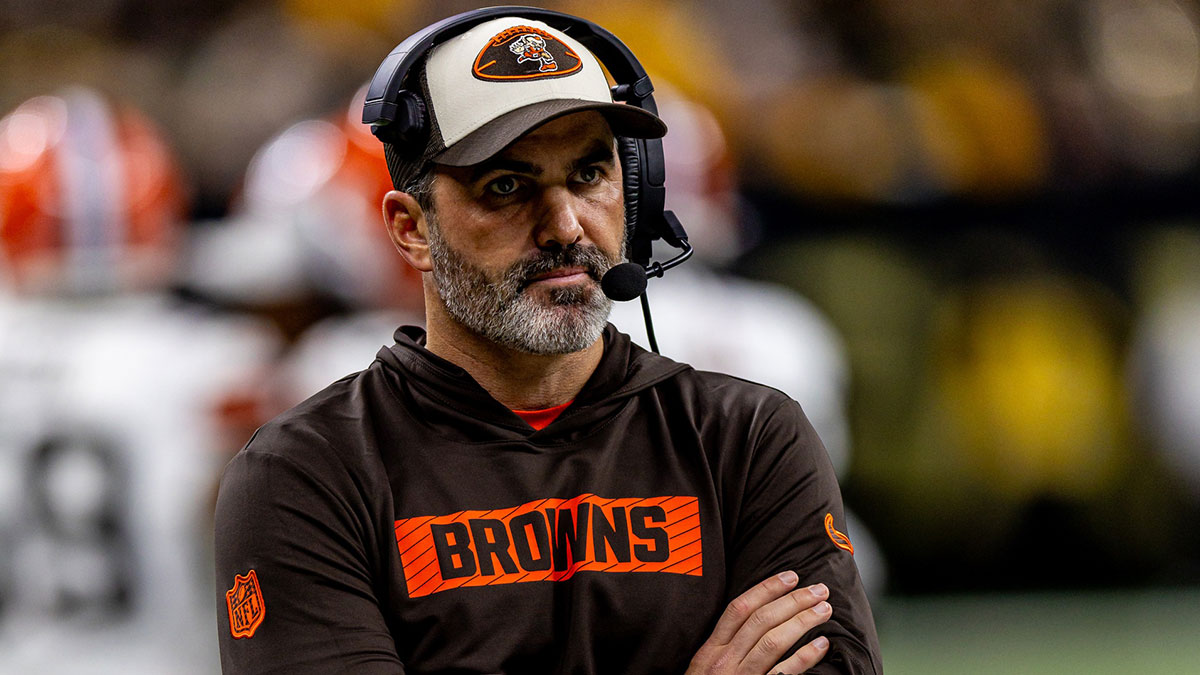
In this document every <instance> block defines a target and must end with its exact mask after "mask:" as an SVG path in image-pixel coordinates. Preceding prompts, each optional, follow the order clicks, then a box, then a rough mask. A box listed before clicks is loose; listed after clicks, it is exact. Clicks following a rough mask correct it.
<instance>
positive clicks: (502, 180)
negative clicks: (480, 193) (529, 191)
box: [487, 176, 521, 197]
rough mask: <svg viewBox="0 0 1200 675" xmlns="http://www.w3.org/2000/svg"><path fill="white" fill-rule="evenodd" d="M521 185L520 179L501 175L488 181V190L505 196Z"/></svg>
mask: <svg viewBox="0 0 1200 675" xmlns="http://www.w3.org/2000/svg"><path fill="white" fill-rule="evenodd" d="M520 187H521V183H520V181H518V180H517V179H516V177H514V176H501V177H499V178H497V179H496V180H494V181H492V182H490V183H488V185H487V190H488V192H490V193H492V194H494V195H497V196H500V197H507V196H508V195H511V194H512V193H514V192H516V191H517V190H518V189H519V188H520Z"/></svg>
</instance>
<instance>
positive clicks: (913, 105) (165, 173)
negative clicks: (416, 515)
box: [0, 0, 1200, 673]
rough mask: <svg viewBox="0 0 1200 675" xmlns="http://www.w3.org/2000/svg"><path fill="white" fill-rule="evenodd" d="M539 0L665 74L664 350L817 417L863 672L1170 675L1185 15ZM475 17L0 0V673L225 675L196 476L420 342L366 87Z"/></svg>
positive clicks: (1182, 575)
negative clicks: (853, 582) (685, 243)
mask: <svg viewBox="0 0 1200 675" xmlns="http://www.w3.org/2000/svg"><path fill="white" fill-rule="evenodd" d="M532 4H536V5H539V6H546V7H550V8H554V9H559V10H563V11H566V12H570V13H575V14H580V15H582V16H586V17H587V18H589V19H591V20H593V21H596V22H598V23H600V24H601V25H603V26H605V27H607V28H609V29H610V30H612V31H613V32H614V33H615V34H616V35H617V36H618V37H620V38H622V39H623V40H624V41H625V42H626V43H627V44H629V46H630V47H631V48H632V49H633V51H634V52H635V53H636V54H637V55H638V56H639V58H640V59H641V61H642V63H643V64H644V65H645V66H646V67H647V69H648V70H649V71H650V72H651V75H652V77H653V78H654V80H655V82H656V84H657V85H658V91H657V94H656V96H657V97H658V100H659V104H660V108H661V109H662V114H663V116H664V118H665V119H666V120H667V122H668V124H669V125H670V127H671V132H670V134H669V135H668V137H667V139H666V141H665V147H666V153H667V159H668V164H669V166H668V177H667V186H668V205H669V206H670V207H671V208H674V209H675V211H676V212H677V213H678V214H679V215H680V217H681V219H682V220H683V222H684V224H685V226H687V227H688V229H689V232H690V234H691V235H692V241H693V243H695V244H696V246H697V249H698V251H699V255H698V256H697V258H698V260H696V261H694V262H691V263H689V264H688V265H687V266H684V267H681V268H679V269H678V270H677V271H673V272H672V273H671V274H669V275H667V277H666V278H664V279H662V280H660V281H654V282H652V283H651V286H650V289H649V291H650V300H651V304H652V306H653V307H654V311H655V316H656V324H655V325H656V328H657V330H658V333H659V342H660V345H661V347H662V351H663V353H664V354H666V355H668V356H673V357H675V358H678V359H680V360H685V361H689V362H692V363H694V364H696V365H698V366H701V367H705V368H710V369H721V370H726V371H729V372H734V373H735V374H739V375H743V376H745V377H750V378H752V379H757V380H760V381H764V382H767V383H769V384H772V385H774V386H777V387H779V388H781V389H783V390H784V391H786V392H788V393H789V394H791V395H792V396H793V397H795V398H796V399H797V400H799V401H800V403H801V404H802V405H803V406H804V408H805V410H806V411H807V412H808V414H809V416H810V418H812V419H813V421H814V424H815V425H816V426H817V428H818V431H819V432H820V433H821V436H822V438H823V439H824V440H825V444H826V446H827V448H828V450H829V452H830V455H831V457H832V458H833V459H834V463H835V466H836V467H837V469H838V471H839V474H840V477H841V480H842V485H843V489H844V493H845V496H846V501H847V505H848V507H849V508H850V510H851V511H852V516H851V517H852V520H851V523H850V528H849V534H850V536H851V538H852V539H853V541H854V542H855V547H856V559H857V560H858V562H859V565H860V568H861V570H862V572H863V576H864V579H865V580H866V582H867V584H868V587H869V590H870V592H871V594H872V597H873V607H874V608H875V614H876V619H877V622H878V627H879V633H880V637H881V640H882V642H883V647H884V661H885V664H886V665H887V669H888V672H890V673H964V672H972V673H985V672H988V673H990V672H996V673H1000V672H1004V673H1010V672H1022V673H1043V672H1044V673H1065V672H1087V673H1110V672H1111V673H1117V672H1131V671H1134V672H1145V673H1189V672H1197V670H1196V668H1197V666H1196V665H1195V664H1196V663H1200V628H1198V627H1200V529H1198V528H1197V527H1196V526H1195V523H1196V522H1197V519H1198V518H1200V209H1198V206H1200V204H1198V201H1197V194H1198V191H1197V186H1198V184H1200V161H1198V158H1200V5H1198V4H1197V2H1196V1H1195V0H1022V1H1021V2H1012V3H978V2H970V1H968V0H837V1H834V0H807V1H804V2H793V1H790V0H741V1H740V2H737V3H728V2H722V1H720V0H698V1H696V2H682V1H669V0H636V1H635V0H613V1H610V2H604V3H596V2H590V3H584V2H577V1H569V0H563V1H561V2H546V3H539V2H535V3H532ZM476 6H478V5H477V4H476V3H467V2H457V1H452V0H447V1H442V2H436V3H434V2H427V3H421V2H414V1H411V0H360V1H359V2H353V3H346V2H337V3H335V2H330V1H327V0H241V1H239V2H234V1H233V0H209V1H208V2H203V3H197V2H191V1H188V2H185V1H183V0H154V1H153V2H151V1H149V0H96V1H94V2H88V3H77V2H66V1H63V0H46V1H43V2H31V1H30V0H0V116H2V118H0V672H4V673H8V672H12V673H116V672H147V673H149V672H154V673H212V672H216V671H217V670H218V669H219V667H218V663H217V654H216V639H215V623H214V616H213V612H214V611H215V602H214V598H215V597H216V595H215V594H216V592H217V589H216V588H215V586H214V582H213V580H212V572H211V569H210V562H209V559H210V557H211V552H210V549H211V508H212V503H213V499H214V493H215V486H216V481H217V480H218V478H219V475H220V471H221V468H222V466H223V465H224V463H225V462H226V461H227V460H228V458H229V457H230V456H232V454H233V453H235V452H236V451H237V450H238V449H239V448H240V447H241V445H242V444H243V443H244V442H245V441H246V439H248V438H249V435H250V434H251V433H252V431H253V429H254V428H255V427H256V426H257V425H259V424H261V423H262V422H263V421H265V420H266V419H268V418H269V417H270V416H272V415H274V414H276V413H277V412H279V411H281V410H282V409H284V408H286V407H287V406H290V405H292V404H294V403H296V402H298V401H299V400H302V399H303V398H305V397H306V396H308V395H310V394H311V393H314V392H315V391H317V390H318V389H320V388H321V387H323V386H324V385H325V384H327V383H329V382H331V381H332V380H334V379H336V378H338V377H340V376H342V375H344V374H347V373H350V372H353V371H355V370H359V369H361V368H363V367H365V366H366V365H367V364H369V363H370V361H371V360H372V358H373V356H374V354H375V352H376V351H377V350H378V349H379V347H380V346H382V345H384V344H390V343H391V341H392V339H391V334H392V331H393V329H394V328H395V327H396V326H397V325H400V324H401V323H413V322H420V320H421V304H420V303H421V300H420V293H419V279H417V278H415V277H414V275H413V274H412V273H410V272H409V271H407V270H406V269H405V268H404V267H403V265H402V263H401V262H400V260H399V258H398V257H397V256H395V255H394V254H393V253H392V249H391V247H390V245H389V244H388V242H387V240H386V238H385V235H384V232H383V228H382V227H380V224H381V220H380V216H379V215H378V214H379V206H378V204H379V200H380V197H381V196H382V194H383V192H385V191H386V190H387V189H388V188H389V185H388V183H387V175H386V170H385V169H384V167H383V160H382V152H381V149H380V146H379V145H378V143H377V142H376V141H375V140H374V139H373V138H372V137H371V136H370V134H369V132H367V131H366V130H365V129H364V128H363V127H362V125H361V124H360V123H359V122H358V115H359V110H360V109H361V108H358V107H357V104H356V102H355V99H356V97H360V96H361V93H360V89H361V87H362V86H363V85H364V84H365V83H366V82H367V81H368V80H369V78H370V76H371V75H372V74H373V73H374V70H375V68H376V66H377V65H378V64H379V62H380V61H381V60H382V58H383V57H384V56H385V55H386V54H387V52H388V51H389V50H390V49H391V48H392V47H393V46H394V45H395V44H396V43H398V42H399V41H400V40H401V39H403V37H405V36H406V35H408V34H409V33H410V32H412V31H414V30H416V29H419V28H421V27H423V26H425V25H427V24H428V23H431V22H433V21H435V20H437V19H440V18H442V17H445V16H449V15H451V14H454V13H457V12H460V11H465V10H467V9H471V8H473V7H476ZM614 322H615V323H617V325H618V326H620V327H621V328H622V329H623V330H626V331H627V332H629V333H630V334H631V335H634V336H635V338H636V339H638V340H642V339H643V337H642V336H643V335H644V329H643V328H642V327H641V325H640V313H639V312H638V311H637V308H636V307H632V306H621V307H619V308H617V310H616V311H615V313H614Z"/></svg>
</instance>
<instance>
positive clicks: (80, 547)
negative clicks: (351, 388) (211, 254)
mask: <svg viewBox="0 0 1200 675" xmlns="http://www.w3.org/2000/svg"><path fill="white" fill-rule="evenodd" d="M185 197H186V195H185V192H184V188H183V184H182V182H181V179H180V175H179V172H178V170H177V167H176V164H175V160H174V158H173V156H172V154H171V151H170V150H169V148H168V147H167V145H166V144H165V143H164V141H163V139H162V138H161V137H160V135H159V134H158V132H157V131H156V130H155V129H154V128H153V126H152V125H151V124H150V123H149V122H148V120H147V119H145V118H144V117H143V116H142V115H141V114H139V113H138V112H137V111H135V110H132V109H129V108H126V107H121V106H118V105H114V104H113V103H111V102H109V101H108V100H106V99H105V98H104V97H102V96H100V95H98V94H96V93H95V92H92V91H89V90H85V89H71V90H67V91H64V92H62V93H61V94H60V95H57V96H43V97H38V98H34V99H32V100H29V101H27V102H25V103H24V104H22V105H21V106H19V107H18V108H17V109H16V110H14V111H12V112H11V113H10V114H9V115H7V116H6V117H4V118H3V120H0V280H2V286H3V291H2V292H0V382H3V386H2V387H0V419H2V420H3V423H2V424H0V672H13V673H15V672H51V671H52V672H89V673H109V672H112V673H127V672H157V673H168V672H169V673H192V672H211V671H212V670H213V668H214V666H215V657H216V654H215V644H213V639H212V637H211V632H212V631H211V630H210V629H209V628H208V626H209V625H210V624H211V621H212V619H211V616H212V610H211V606H210V604H209V603H208V602H207V597H208V587H209V584H210V582H209V581H208V576H209V575H208V574H206V565H207V563H206V559H207V557H208V556H207V555H206V549H207V546H208V544H207V543H206V539H207V538H208V536H207V532H206V529H207V527H208V516H207V515H206V510H205V509H206V507H207V505H208V502H209V499H210V496H209V490H210V489H211V477H212V475H213V474H214V473H215V472H216V471H217V470H218V469H219V467H220V464H219V461H220V457H221V453H219V452H217V450H218V447H217V445H218V442H219V441H218V438H219V435H218V434H219V430H220V420H219V419H218V418H217V417H216V416H215V415H214V411H216V410H217V406H218V404H219V402H220V400H221V399H222V398H223V397H224V396H226V395H227V394H228V392H230V391H232V390H234V388H235V387H237V386H239V385H241V384H242V383H243V382H246V381H247V378H248V376H249V374H250V373H251V372H252V371H253V370H254V369H255V368H256V367H258V366H259V365H261V364H263V363H265V362H266V359H267V358H268V357H269V356H270V354H271V352H272V351H273V349H274V348H275V346H274V344H275V343H274V339H273V334H272V333H270V332H269V331H266V330H265V329H264V328H263V327H262V326H261V325H259V324H257V323H255V322H251V321H247V320H241V319H228V318H218V317H214V316H209V315H205V314H201V313H198V312H196V311H188V310H187V309H186V308H184V307H181V306H179V305H178V303H177V302H175V301H172V299H171V298H170V296H169V295H167V294H166V293H165V292H164V291H165V289H166V287H167V285H168V283H169V281H170V275H172V274H173V273H174V272H175V269H174V264H175V262H174V261H175V255H176V253H177V248H178V245H179V242H180V235H181V228H180V225H181V222H182V221H181V218H182V216H183V215H184V209H185V206H186V200H185Z"/></svg>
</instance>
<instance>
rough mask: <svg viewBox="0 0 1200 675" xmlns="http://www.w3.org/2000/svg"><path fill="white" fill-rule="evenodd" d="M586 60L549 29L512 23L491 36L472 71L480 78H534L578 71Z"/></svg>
mask: <svg viewBox="0 0 1200 675" xmlns="http://www.w3.org/2000/svg"><path fill="white" fill-rule="evenodd" d="M582 67H583V61H582V60H580V58H579V55H578V54H576V53H575V52H574V51H572V50H571V48H570V47H568V46H567V45H565V44H563V43H562V42H561V41H559V39H558V38H556V37H554V36H553V35H551V34H550V33H549V32H547V31H544V30H542V29H540V28H534V27H533V26H513V27H512V28H509V29H507V30H504V31H502V32H500V33H498V34H496V35H494V36H493V37H492V39H491V40H488V43H487V44H486V45H484V47H483V49H482V50H480V52H479V55H478V56H476V57H475V65H474V66H472V68H471V72H472V73H473V74H474V75H475V77H477V78H479V79H481V80H498V81H501V82H503V81H510V80H532V79H536V78H543V77H563V76H566V75H570V74H572V73H575V72H578V71H579V69H580V68H582Z"/></svg>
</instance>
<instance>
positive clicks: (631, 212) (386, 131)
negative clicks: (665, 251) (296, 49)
mask: <svg viewBox="0 0 1200 675" xmlns="http://www.w3.org/2000/svg"><path fill="white" fill-rule="evenodd" d="M502 16H517V17H521V18H525V19H533V20H538V21H542V22H544V23H546V24H548V25H550V26H552V27H554V28H556V29H558V30H561V31H562V32H564V33H566V34H567V35H570V36H571V37H572V38H574V39H576V40H578V41H579V42H580V43H581V44H583V46H585V47H587V48H588V49H589V50H590V51H591V52H592V53H593V54H595V55H596V58H597V59H599V61H600V62H601V63H602V64H603V65H604V67H605V68H606V69H607V70H608V72H609V74H610V75H611V76H612V78H613V80H614V81H615V82H616V84H615V85H614V86H613V87H612V96H613V100H614V101H622V102H624V103H626V104H627V105H632V106H635V107H638V108H641V109H643V110H646V111H648V112H651V113H654V114H656V115H657V114H658V106H657V105H656V104H655V103H654V96H653V92H654V85H653V84H652V83H651V82H650V76H649V75H647V74H646V70H645V69H644V68H643V67H642V65H641V63H639V62H638V60H637V58H636V57H635V56H634V55H633V52H631V51H630V50H629V48H628V47H627V46H625V43H623V42H621V41H620V40H619V39H618V38H617V37H616V36H615V35H613V34H612V33H610V32H609V31H607V30H605V29H604V28H601V27H600V26H598V25H596V24H595V23H592V22H591V21H588V20H587V19H582V18H579V17H576V16H572V15H570V14H564V13H562V12H556V11H553V10H548V9H541V8H538V7H522V6H505V7H487V8H483V9H476V10H472V11H469V12H463V13H462V14H457V15H455V16H451V17H449V18H446V19H442V20H441V21H438V22H437V23H434V24H432V25H430V26H428V27H426V28H425V29H423V30H421V31H419V32H417V33H415V34H413V35H411V36H410V37H408V38H407V39H406V40H404V42H401V43H400V44H399V45H397V46H396V48H395V49H393V50H392V51H391V53H390V54H388V55H387V58H385V59H384V60H383V63H381V64H380V65H379V68H378V69H377V70H376V72H375V76H374V77H373V78H372V79H371V84H370V85H369V86H368V88H367V97H366V103H365V104H364V105H363V116H362V121H363V123H364V124H369V125H371V133H373V134H374V135H375V137H376V138H378V139H379V140H381V141H383V142H384V143H388V144H392V145H394V146H395V147H396V149H397V151H399V152H400V154H402V155H405V154H408V155H410V156H411V155H419V154H420V153H421V152H422V151H423V150H424V148H425V144H426V142H427V140H428V138H429V134H430V122H429V116H428V113H427V111H426V105H425V100H424V96H423V94H422V92H421V87H420V84H419V83H418V82H417V81H416V78H412V79H411V80H410V74H413V73H415V72H416V71H417V66H418V65H419V64H421V63H422V62H423V59H424V58H425V56H426V55H427V54H428V53H429V51H430V50H432V49H433V48H434V47H436V46H437V45H439V44H441V43H443V42H445V41H446V40H449V39H450V38H452V37H454V36H456V35H459V34H461V33H464V32H466V31H468V30H470V29H471V28H473V27H474V26H477V25H479V24H481V23H484V22H486V21H490V20H491V19H494V18H498V17H502ZM617 154H618V156H619V158H620V162H621V170H622V173H623V177H624V188H625V227H626V238H627V242H628V257H629V259H630V260H631V261H632V262H633V263H636V265H638V266H640V268H641V269H634V268H633V267H632V266H630V265H629V264H628V263H623V264H621V265H616V266H614V267H613V268H612V270H611V271H610V273H609V274H607V275H605V281H606V282H607V281H609V280H610V277H612V278H613V280H615V281H614V282H613V283H606V284H604V289H605V291H604V292H605V293H606V294H607V295H608V296H609V297H611V298H613V299H614V300H632V299H633V298H636V297H639V296H640V297H641V300H642V309H643V312H644V315H645V318H646V330H647V333H648V336H649V338H650V344H651V347H652V348H653V349H654V351H655V352H657V351H658V345H657V343H656V341H655V339H654V329H653V327H652V325H651V322H650V308H649V303H648V301H647V300H646V294H645V287H646V279H647V278H650V277H661V276H662V274H663V272H665V271H666V270H668V269H670V268H672V267H674V266H676V265H678V264H680V263H682V262H684V261H685V260H687V259H688V258H689V257H691V254H692V247H691V245H690V244H688V242H687V233H686V232H685V231H684V229H683V225H682V224H681V223H680V222H679V219H678V218H677V217H676V216H675V214H674V213H673V212H671V211H666V210H664V200H665V197H666V187H665V181H666V163H665V162H664V160H663V149H662V139H660V138H625V137H618V138H617ZM659 239H661V240H663V241H664V242H666V243H667V244H669V245H670V246H672V247H674V248H677V249H681V253H679V254H678V255H676V256H675V257H674V258H671V259H670V260H667V261H665V262H662V263H659V262H654V263H651V262H650V258H651V255H652V248H653V246H652V245H653V242H654V241H655V240H659ZM614 272H615V273H616V274H614Z"/></svg>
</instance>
